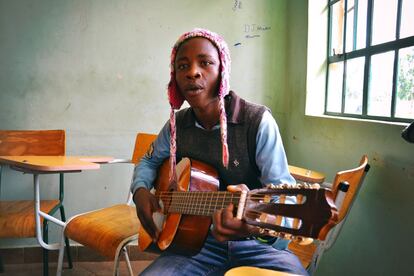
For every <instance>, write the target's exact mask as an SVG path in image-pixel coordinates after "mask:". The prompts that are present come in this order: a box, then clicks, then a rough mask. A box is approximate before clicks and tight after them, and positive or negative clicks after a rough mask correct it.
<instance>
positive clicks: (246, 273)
mask: <svg viewBox="0 0 414 276" xmlns="http://www.w3.org/2000/svg"><path fill="white" fill-rule="evenodd" d="M224 275H225V276H251V275H260V276H295V275H297V276H299V275H298V274H292V273H288V272H282V271H275V270H270V269H265V268H259V267H252V266H239V267H235V268H232V269H230V270H229V271H227V272H226V274H224Z"/></svg>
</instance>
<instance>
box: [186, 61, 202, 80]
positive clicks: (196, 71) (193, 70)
mask: <svg viewBox="0 0 414 276" xmlns="http://www.w3.org/2000/svg"><path fill="white" fill-rule="evenodd" d="M187 77H188V78H191V79H193V78H194V79H198V78H200V77H201V72H200V68H199V66H197V64H193V65H191V67H190V70H188V73H187Z"/></svg>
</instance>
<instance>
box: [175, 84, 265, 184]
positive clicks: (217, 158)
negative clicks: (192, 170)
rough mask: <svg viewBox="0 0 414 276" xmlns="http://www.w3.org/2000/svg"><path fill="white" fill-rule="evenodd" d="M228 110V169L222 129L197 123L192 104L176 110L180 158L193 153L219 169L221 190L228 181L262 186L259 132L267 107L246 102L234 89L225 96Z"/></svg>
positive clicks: (195, 157) (193, 155)
mask: <svg viewBox="0 0 414 276" xmlns="http://www.w3.org/2000/svg"><path fill="white" fill-rule="evenodd" d="M225 104H226V113H227V143H228V146H229V155H230V159H229V166H228V169H226V168H224V167H223V164H222V145H221V139H220V129H214V130H205V129H202V128H199V127H196V126H195V121H196V118H195V116H194V112H193V110H192V108H186V109H183V110H180V111H178V112H177V114H176V116H177V117H176V126H177V160H180V159H181V158H182V157H190V158H193V159H196V160H199V161H202V162H204V163H207V164H209V165H211V166H213V167H214V168H216V170H217V171H218V174H219V177H220V190H225V189H226V187H227V185H236V184H246V185H247V186H248V187H249V188H250V189H257V188H261V187H262V184H261V183H260V181H259V177H260V171H259V169H258V168H257V165H256V162H255V154H256V134H257V129H258V127H259V124H260V122H261V120H262V116H263V113H264V112H265V110H267V109H266V107H264V106H261V105H257V104H253V103H250V102H247V101H245V100H243V99H242V98H240V97H239V96H237V95H236V94H235V93H234V92H232V91H230V94H229V95H227V96H226V98H225Z"/></svg>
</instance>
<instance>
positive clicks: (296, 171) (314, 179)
mask: <svg viewBox="0 0 414 276" xmlns="http://www.w3.org/2000/svg"><path fill="white" fill-rule="evenodd" d="M289 172H290V174H291V175H292V176H293V177H294V178H295V179H296V181H302V182H307V183H322V182H323V181H324V180H325V175H324V174H323V173H321V172H317V171H311V170H308V169H304V168H300V167H296V166H292V165H289Z"/></svg>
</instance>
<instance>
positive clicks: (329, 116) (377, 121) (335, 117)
mask: <svg viewBox="0 0 414 276" xmlns="http://www.w3.org/2000/svg"><path fill="white" fill-rule="evenodd" d="M305 116H307V117H315V118H325V119H336V120H345V121H357V122H366V123H374V124H384V125H394V126H408V125H409V124H410V123H404V122H388V121H380V120H368V119H361V118H351V117H340V116H331V115H324V114H320V115H316V114H305Z"/></svg>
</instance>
